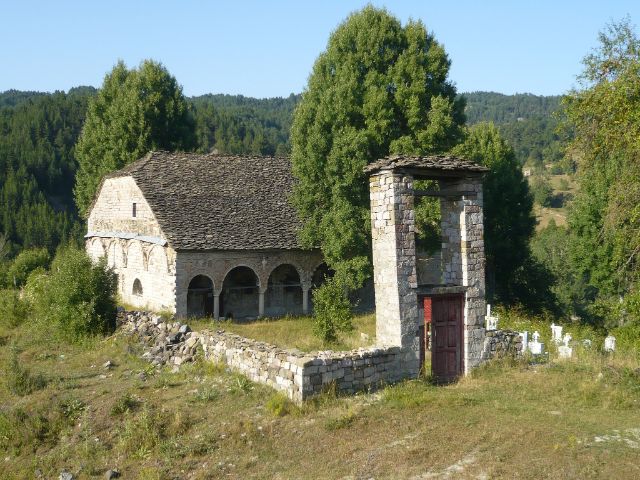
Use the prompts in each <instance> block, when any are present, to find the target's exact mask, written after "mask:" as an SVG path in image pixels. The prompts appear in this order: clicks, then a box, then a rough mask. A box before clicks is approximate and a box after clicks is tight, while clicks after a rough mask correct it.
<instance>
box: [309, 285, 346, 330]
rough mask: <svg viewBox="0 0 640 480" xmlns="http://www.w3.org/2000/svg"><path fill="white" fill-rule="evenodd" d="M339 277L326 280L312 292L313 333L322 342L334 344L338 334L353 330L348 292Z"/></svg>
mask: <svg viewBox="0 0 640 480" xmlns="http://www.w3.org/2000/svg"><path fill="white" fill-rule="evenodd" d="M340 278H341V277H340V276H339V275H336V276H335V277H333V278H330V279H327V281H326V283H324V284H323V285H321V286H320V287H319V288H317V289H316V290H314V291H313V308H314V312H315V313H314V325H313V333H314V334H315V335H316V336H318V337H319V338H321V339H322V340H323V341H324V342H334V341H336V340H337V338H338V332H350V331H351V330H353V324H352V323H351V320H352V317H353V315H352V313H351V302H350V301H349V290H348V289H347V288H346V286H345V283H344V282H343V281H341V280H340Z"/></svg>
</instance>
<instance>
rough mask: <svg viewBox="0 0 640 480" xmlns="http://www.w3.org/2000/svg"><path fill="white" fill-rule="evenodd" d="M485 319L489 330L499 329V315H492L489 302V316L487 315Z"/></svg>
mask: <svg viewBox="0 0 640 480" xmlns="http://www.w3.org/2000/svg"><path fill="white" fill-rule="evenodd" d="M485 320H486V321H487V331H488V332H491V331H493V330H497V329H498V317H492V316H491V305H489V304H487V316H486V317H485Z"/></svg>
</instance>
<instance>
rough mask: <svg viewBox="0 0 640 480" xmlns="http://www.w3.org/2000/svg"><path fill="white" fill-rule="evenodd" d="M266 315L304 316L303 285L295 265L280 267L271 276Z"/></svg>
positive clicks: (266, 300) (268, 286) (266, 299)
mask: <svg viewBox="0 0 640 480" xmlns="http://www.w3.org/2000/svg"><path fill="white" fill-rule="evenodd" d="M265 314H266V315H267V316H272V317H278V316H281V315H287V314H292V315H300V314H302V284H301V283H300V275H299V274H298V271H297V270H296V268H295V267H294V266H293V265H288V264H285V265H280V266H278V267H277V268H276V269H275V270H274V271H273V272H271V275H270V276H269V283H268V285H267V294H266V297H265Z"/></svg>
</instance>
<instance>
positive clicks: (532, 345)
mask: <svg viewBox="0 0 640 480" xmlns="http://www.w3.org/2000/svg"><path fill="white" fill-rule="evenodd" d="M531 337H532V338H533V340H532V341H530V342H529V345H528V346H529V351H530V352H531V353H532V354H533V355H542V353H543V352H544V343H541V342H540V334H539V333H538V331H537V330H536V331H535V332H533V335H532V336H531Z"/></svg>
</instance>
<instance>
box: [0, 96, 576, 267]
mask: <svg viewBox="0 0 640 480" xmlns="http://www.w3.org/2000/svg"><path fill="white" fill-rule="evenodd" d="M95 92H96V89H95V88H93V87H76V88H73V89H71V90H69V92H67V93H64V92H55V93H42V92H23V91H18V90H9V91H6V92H2V93H0V132H1V135H0V198H2V199H3V203H2V210H1V211H0V232H2V233H3V234H4V235H5V236H6V237H7V239H8V240H9V241H10V248H9V250H8V252H6V253H7V254H8V255H9V256H12V255H14V254H15V253H16V252H17V251H19V250H20V249H21V248H24V247H28V246H46V247H48V248H49V249H50V250H53V249H54V248H55V247H56V245H58V243H59V242H60V241H61V240H63V239H65V238H69V237H72V236H75V237H76V238H80V236H81V231H82V227H81V226H80V224H79V223H78V219H77V214H76V210H75V206H74V202H73V185H74V181H75V171H76V168H77V163H76V160H75V157H74V145H75V143H76V141H77V139H78V136H79V135H80V132H81V130H82V124H83V121H84V116H85V113H86V109H87V104H88V101H89V99H90V98H91V96H92V95H94V94H95ZM463 95H464V96H465V97H466V98H467V107H466V114H467V117H468V122H469V124H474V123H477V122H480V121H493V122H494V123H496V124H498V125H499V128H500V130H501V133H502V135H504V137H505V138H506V139H507V140H508V141H509V142H510V143H511V144H512V145H513V146H514V149H515V151H516V154H517V155H518V158H519V159H520V161H521V163H522V164H525V163H527V164H529V165H531V166H534V167H538V168H543V167H542V166H543V165H544V164H546V163H553V164H558V162H560V160H561V159H562V145H563V142H564V141H565V139H564V138H562V137H561V136H559V135H558V134H557V133H556V129H557V125H558V120H557V118H556V117H554V115H553V113H554V112H555V111H556V110H557V109H558V106H559V97H539V96H535V95H528V94H519V95H501V94H497V93H491V92H472V93H466V94H463ZM188 100H189V102H190V103H191V105H192V107H193V114H194V117H195V125H196V137H197V150H198V151H201V152H209V151H218V152H220V153H231V154H238V153H251V154H262V155H286V154H288V152H289V150H290V144H289V130H290V128H291V121H292V116H293V111H294V109H295V106H296V104H297V102H298V101H299V100H300V95H290V96H289V97H287V98H266V99H256V98H250V97H244V96H242V95H223V94H217V95H213V94H208V95H201V96H198V97H191V98H189V99H188ZM557 173H560V172H557Z"/></svg>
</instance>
